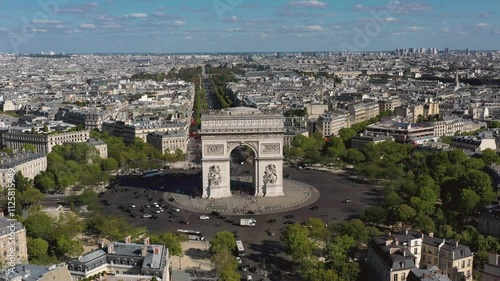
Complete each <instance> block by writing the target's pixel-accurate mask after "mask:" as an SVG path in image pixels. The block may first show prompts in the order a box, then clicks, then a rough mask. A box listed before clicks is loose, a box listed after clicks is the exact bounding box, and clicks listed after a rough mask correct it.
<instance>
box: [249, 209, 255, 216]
mask: <svg viewBox="0 0 500 281" xmlns="http://www.w3.org/2000/svg"><path fill="white" fill-rule="evenodd" d="M253 214H255V212H254V211H251V210H250V211H248V212H247V215H253Z"/></svg>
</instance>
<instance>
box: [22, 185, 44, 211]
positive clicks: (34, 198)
mask: <svg viewBox="0 0 500 281" xmlns="http://www.w3.org/2000/svg"><path fill="white" fill-rule="evenodd" d="M44 198H45V194H43V193H41V192H40V190H38V189H36V188H34V187H29V188H28V189H26V190H25V191H23V192H19V193H18V196H17V201H19V203H20V204H21V205H22V206H23V207H25V206H31V205H35V204H39V203H40V202H41V201H42V200H43V199H44Z"/></svg>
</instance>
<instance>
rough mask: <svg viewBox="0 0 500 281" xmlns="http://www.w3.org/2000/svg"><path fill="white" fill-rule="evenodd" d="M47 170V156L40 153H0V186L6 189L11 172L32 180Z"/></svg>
mask: <svg viewBox="0 0 500 281" xmlns="http://www.w3.org/2000/svg"><path fill="white" fill-rule="evenodd" d="M45 170H47V156H46V155H45V154H41V153H24V152H23V153H15V154H7V153H0V186H3V187H6V186H7V183H9V178H10V177H12V176H11V174H12V172H13V173H14V174H15V173H17V172H21V174H23V176H24V177H26V178H29V179H34V178H35V176H36V175H38V174H39V173H41V172H43V171H45Z"/></svg>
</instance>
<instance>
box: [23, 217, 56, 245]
mask: <svg viewBox="0 0 500 281" xmlns="http://www.w3.org/2000/svg"><path fill="white" fill-rule="evenodd" d="M24 226H25V227H26V232H27V234H28V236H29V237H31V238H41V239H43V240H46V241H51V239H52V237H53V236H54V219H53V218H52V217H50V216H49V215H47V214H46V213H44V212H36V213H33V214H30V215H29V217H28V218H27V219H26V221H25V222H24Z"/></svg>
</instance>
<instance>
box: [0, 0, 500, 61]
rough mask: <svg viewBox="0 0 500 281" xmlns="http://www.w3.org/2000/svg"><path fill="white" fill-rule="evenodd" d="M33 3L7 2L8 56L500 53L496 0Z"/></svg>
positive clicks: (2, 30)
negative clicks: (424, 49) (402, 50)
mask: <svg viewBox="0 0 500 281" xmlns="http://www.w3.org/2000/svg"><path fill="white" fill-rule="evenodd" d="M29 2H30V1H0V52H3V53H23V54H26V53H29V54H37V53H41V52H42V51H44V50H46V51H48V50H52V51H54V52H58V53H62V52H66V53H72V54H81V53H103V54H109V53H200V52H202V53H213V52H219V53H232V52H242V51H240V50H252V51H251V52H270V51H269V50H283V51H279V52H290V51H292V50H310V49H316V50H345V49H347V50H349V51H361V52H363V51H365V52H368V50H375V51H377V50H393V49H394V48H391V47H392V46H401V45H405V46H415V48H417V47H418V46H430V47H435V48H440V49H444V48H446V47H448V46H453V49H457V50H462V49H465V48H469V49H471V50H490V49H496V48H498V46H500V17H498V16H495V13H496V11H500V2H499V1H497V0H482V1H480V2H475V3H471V2H470V1H465V0H455V1H453V2H444V1H438V2H436V1H431V0H358V1H357V2H351V1H326V0H274V1H265V0H252V1H249V0H212V1H206V0H190V1H158V0H120V1H117V0H70V1H69V0H41V1H36V3H29ZM408 48H409V47H408ZM245 53H246V52H245Z"/></svg>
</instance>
